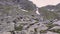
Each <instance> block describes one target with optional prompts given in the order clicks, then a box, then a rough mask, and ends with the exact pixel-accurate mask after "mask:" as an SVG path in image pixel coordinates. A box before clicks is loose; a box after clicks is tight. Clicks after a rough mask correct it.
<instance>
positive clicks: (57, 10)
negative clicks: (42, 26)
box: [38, 4, 60, 20]
mask: <svg viewBox="0 0 60 34" xmlns="http://www.w3.org/2000/svg"><path fill="white" fill-rule="evenodd" d="M38 11H39V13H40V14H41V15H42V16H43V17H44V19H45V20H46V19H48V20H50V19H51V20H54V19H59V18H60V4H57V5H47V6H44V7H41V8H39V9H38Z"/></svg>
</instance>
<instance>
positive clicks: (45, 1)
mask: <svg viewBox="0 0 60 34" xmlns="http://www.w3.org/2000/svg"><path fill="white" fill-rule="evenodd" d="M30 1H32V2H33V3H34V4H36V6H37V7H43V6H46V5H56V4H58V3H60V0H30Z"/></svg>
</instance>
